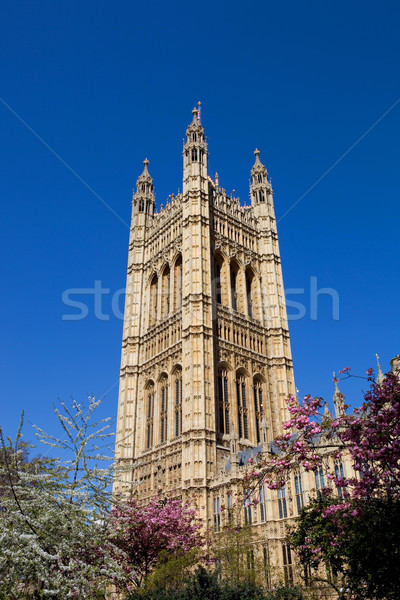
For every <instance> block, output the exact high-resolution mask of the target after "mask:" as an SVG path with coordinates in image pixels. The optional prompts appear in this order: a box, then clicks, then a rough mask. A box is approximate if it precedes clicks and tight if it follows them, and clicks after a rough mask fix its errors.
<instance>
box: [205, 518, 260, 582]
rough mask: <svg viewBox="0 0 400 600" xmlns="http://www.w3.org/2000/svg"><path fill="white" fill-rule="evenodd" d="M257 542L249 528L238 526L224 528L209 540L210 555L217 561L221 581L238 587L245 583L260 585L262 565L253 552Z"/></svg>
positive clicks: (251, 529)
mask: <svg viewBox="0 0 400 600" xmlns="http://www.w3.org/2000/svg"><path fill="white" fill-rule="evenodd" d="M256 541H257V538H256V534H255V532H254V529H253V528H252V527H251V526H245V527H241V526H240V525H239V524H237V525H233V524H232V525H231V526H228V527H225V528H224V529H223V530H222V531H220V532H219V533H217V534H215V535H214V537H213V539H212V540H211V555H212V557H213V559H215V560H217V561H218V564H219V567H218V570H219V573H220V575H221V576H222V579H224V580H227V581H229V582H231V583H232V584H235V585H239V584H242V583H245V582H251V583H259V584H262V583H264V581H257V580H258V579H263V576H262V573H263V565H262V564H261V561H260V557H259V554H258V553H257V552H255V548H256V545H255V542H256Z"/></svg>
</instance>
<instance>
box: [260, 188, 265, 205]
mask: <svg viewBox="0 0 400 600" xmlns="http://www.w3.org/2000/svg"><path fill="white" fill-rule="evenodd" d="M260 202H265V194H264V190H260Z"/></svg>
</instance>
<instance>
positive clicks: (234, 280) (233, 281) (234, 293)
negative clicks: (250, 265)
mask: <svg viewBox="0 0 400 600" xmlns="http://www.w3.org/2000/svg"><path fill="white" fill-rule="evenodd" d="M236 286H237V273H236V271H234V270H233V268H232V270H231V290H232V308H233V310H237V289H236Z"/></svg>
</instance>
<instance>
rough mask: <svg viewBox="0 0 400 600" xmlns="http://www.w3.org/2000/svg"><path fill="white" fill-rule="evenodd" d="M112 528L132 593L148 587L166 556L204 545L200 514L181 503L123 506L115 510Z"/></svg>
mask: <svg viewBox="0 0 400 600" xmlns="http://www.w3.org/2000/svg"><path fill="white" fill-rule="evenodd" d="M112 526H113V529H114V533H113V535H112V543H113V544H114V545H115V546H116V547H117V548H118V549H119V550H120V553H119V560H120V561H121V563H122V566H123V570H124V573H125V582H124V584H123V585H124V587H125V589H127V590H128V591H132V590H133V589H135V588H138V587H141V586H143V585H144V584H145V583H146V580H147V578H148V576H149V574H150V573H151V572H152V570H154V568H155V567H156V565H157V564H158V561H159V559H160V557H161V556H162V555H163V554H165V553H168V554H169V555H172V556H179V555H182V554H184V553H186V552H189V551H190V550H191V549H193V548H200V547H201V546H202V545H203V543H204V540H203V536H202V534H201V531H200V529H201V524H200V523H199V522H198V520H197V519H196V510H195V509H194V508H193V507H192V506H191V505H190V504H189V503H186V504H182V501H181V500H174V499H161V498H160V497H154V498H152V499H151V500H150V501H149V502H148V503H147V504H145V505H142V504H140V503H139V502H138V501H137V500H136V499H131V500H129V501H127V502H121V503H119V504H118V505H117V506H116V507H115V508H114V509H113V513H112Z"/></svg>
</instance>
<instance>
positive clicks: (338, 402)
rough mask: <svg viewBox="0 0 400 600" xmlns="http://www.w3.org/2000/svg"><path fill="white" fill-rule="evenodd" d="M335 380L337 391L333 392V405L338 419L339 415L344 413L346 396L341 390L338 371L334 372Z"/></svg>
mask: <svg viewBox="0 0 400 600" xmlns="http://www.w3.org/2000/svg"><path fill="white" fill-rule="evenodd" d="M333 382H334V384H335V393H334V394H333V406H334V407H335V416H336V418H337V419H338V418H339V417H341V416H343V415H344V412H345V411H344V396H343V394H342V392H341V391H340V390H339V386H338V378H337V377H336V373H335V372H333Z"/></svg>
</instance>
